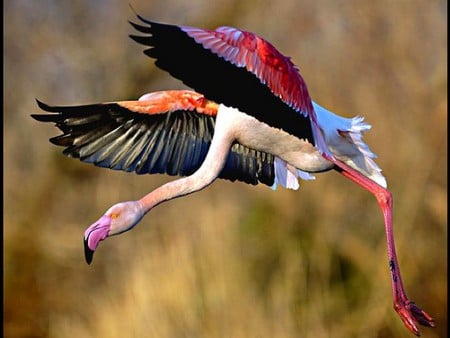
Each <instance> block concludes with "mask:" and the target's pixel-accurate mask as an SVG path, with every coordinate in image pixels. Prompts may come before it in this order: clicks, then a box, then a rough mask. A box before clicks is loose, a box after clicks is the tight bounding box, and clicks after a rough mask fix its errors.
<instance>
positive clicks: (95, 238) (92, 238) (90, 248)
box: [84, 215, 111, 264]
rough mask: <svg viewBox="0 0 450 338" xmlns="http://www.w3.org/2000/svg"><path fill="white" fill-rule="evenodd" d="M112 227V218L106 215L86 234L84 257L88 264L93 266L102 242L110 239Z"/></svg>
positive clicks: (88, 229) (87, 230)
mask: <svg viewBox="0 0 450 338" xmlns="http://www.w3.org/2000/svg"><path fill="white" fill-rule="evenodd" d="M110 226H111V217H109V216H107V215H104V216H102V217H100V219H99V220H98V221H97V222H95V223H93V224H92V225H91V226H90V227H89V228H87V229H86V231H85V232H84V257H85V258H86V262H87V263H88V264H91V262H92V258H93V256H94V252H95V249H97V247H98V244H99V243H100V241H102V240H104V239H105V238H106V237H108V234H109V229H110Z"/></svg>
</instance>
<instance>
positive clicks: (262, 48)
mask: <svg viewBox="0 0 450 338" xmlns="http://www.w3.org/2000/svg"><path fill="white" fill-rule="evenodd" d="M138 18H139V19H140V20H141V21H142V22H144V23H145V26H142V25H139V24H136V23H133V22H130V23H131V24H132V26H133V27H134V28H135V29H136V30H137V31H139V32H141V33H145V34H148V35H145V36H136V35H130V37H131V38H132V39H133V40H135V41H137V42H138V43H141V44H144V45H146V46H149V47H150V48H149V49H146V50H145V51H144V53H145V54H146V55H148V56H150V57H151V58H154V59H156V61H155V64H156V65H157V66H158V67H159V68H161V69H163V70H165V71H167V72H169V73H170V74H171V75H172V76H174V77H175V78H177V79H179V80H181V81H183V82H184V83H185V84H186V85H188V86H189V87H191V88H193V89H195V90H196V91H197V92H199V93H202V94H203V95H205V96H206V97H207V98H208V99H210V100H213V101H216V102H220V103H223V104H225V105H227V106H230V107H235V108H238V109H239V110H240V111H242V112H245V113H247V114H250V115H252V116H254V117H256V118H257V119H258V120H260V121H262V122H265V123H267V124H269V125H270V126H273V127H276V128H280V129H283V130H285V131H286V132H288V133H290V134H292V135H295V136H297V137H299V138H301V139H307V140H308V141H310V142H311V143H314V137H313V130H312V127H311V121H310V119H312V121H315V115H314V109H313V108H312V103H311V99H310V97H309V94H308V91H307V88H306V85H305V82H304V81H303V79H302V77H301V76H300V74H299V72H298V70H297V68H296V67H295V66H294V65H293V64H292V62H291V61H290V60H289V58H287V57H285V56H283V55H281V53H279V52H278V51H277V50H276V49H275V48H274V47H273V46H272V45H271V44H270V43H268V42H267V41H265V40H263V39H262V38H260V37H258V36H256V35H255V34H253V33H250V32H245V31H242V30H239V29H236V28H231V27H219V28H217V29H216V30H206V29H199V28H193V27H186V26H174V25H168V24H162V23H156V22H153V21H148V20H146V19H144V18H142V17H141V16H138ZM315 134H316V132H315V131H314V135H315Z"/></svg>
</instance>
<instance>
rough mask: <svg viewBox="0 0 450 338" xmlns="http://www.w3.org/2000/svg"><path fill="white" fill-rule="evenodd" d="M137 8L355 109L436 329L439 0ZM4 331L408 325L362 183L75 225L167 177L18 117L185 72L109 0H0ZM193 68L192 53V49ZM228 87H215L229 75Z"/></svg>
mask: <svg viewBox="0 0 450 338" xmlns="http://www.w3.org/2000/svg"><path fill="white" fill-rule="evenodd" d="M132 6H133V8H134V9H135V10H136V11H137V12H138V13H140V14H142V15H143V16H144V17H148V18H151V19H154V20H158V21H165V22H170V23H177V24H184V25H193V26H198V27H208V28H215V27H216V26H218V25H223V24H227V25H232V26H237V27H241V28H244V29H247V30H250V31H253V32H256V33H258V34H260V35H261V36H263V37H265V38H267V39H268V40H269V41H271V42H272V43H273V44H274V45H275V46H277V47H278V48H279V49H280V50H281V51H282V52H283V53H284V54H286V55H289V56H291V57H292V59H293V61H294V62H295V63H296V64H297V65H298V66H299V69H300V70H301V73H302V75H303V77H304V78H305V80H306V81H307V84H308V86H309V91H310V94H311V96H312V97H313V98H314V99H315V100H316V101H318V102H319V103H320V104H322V105H324V106H325V107H328V108H329V109H331V110H333V111H335V112H337V113H339V114H341V115H345V116H348V117H350V116H354V115H363V116H365V118H366V121H367V122H369V123H370V124H372V126H373V129H372V131H370V132H369V133H367V134H366V135H365V139H366V141H367V142H368V144H369V145H370V146H371V149H372V150H373V151H374V152H375V153H377V154H378V155H379V158H378V160H377V162H378V163H379V165H380V166H381V167H382V168H383V170H384V173H385V175H386V177H387V179H388V183H389V186H390V189H391V190H392V192H393V194H394V201H395V213H394V219H395V224H396V228H395V235H396V244H397V249H398V254H399V260H400V265H401V269H402V273H403V278H404V282H405V287H406V289H407V292H408V296H409V297H410V298H411V299H413V300H415V301H416V302H417V304H419V305H420V306H421V307H423V309H425V310H426V311H427V312H428V313H430V314H431V315H432V316H433V317H434V318H435V320H436V328H435V329H428V328H422V336H423V337H446V336H447V207H446V206H447V146H446V144H447V143H446V141H447V94H446V93H447V30H446V28H447V2H446V1H443V0H430V1H420V0H397V1H390V0H380V1H369V0H367V1H357V0H348V1H335V0H318V1H306V0H301V1H299V0H285V1H281V2H280V1H278V2H274V1H264V0H259V1H248V0H247V1H244V0H234V1H208V0H191V1H185V2H181V3H180V2H178V1H175V0H165V1H160V0H155V1H144V0H134V1H132ZM4 10H5V12H4V13H5V14H4V22H5V24H4V69H5V76H4V92H3V94H4V103H3V111H4V117H3V119H4V130H3V136H4V173H5V174H4V197H5V199H4V258H3V259H4V296H5V297H4V336H5V337H10V338H12V337H303V338H308V337H333V338H334V337H412V334H410V333H409V332H408V331H407V330H406V329H405V328H404V326H403V324H402V323H401V321H400V319H399V318H398V316H397V314H396V313H395V312H394V310H393V309H392V299H391V290H390V281H389V271H388V266H387V256H386V244H385V237H384V230H383V220H382V217H381V212H380V211H379V209H378V206H377V204H376V201H375V199H374V198H373V197H372V196H371V195H370V194H369V193H367V192H366V191H363V190H362V189H361V188H359V187H358V186H356V185H355V184H352V183H350V182H349V181H347V180H345V179H343V178H342V177H341V176H340V175H338V174H337V173H333V172H330V173H326V174H319V175H317V180H316V181H313V182H301V188H300V190H299V191H296V192H293V191H287V190H282V189H279V190H277V191H276V192H273V191H271V190H270V189H268V188H267V187H264V186H258V187H251V186H246V185H244V184H241V183H234V184H232V183H229V182H224V181H217V182H215V183H214V184H213V185H212V186H211V187H209V188H208V189H206V190H204V191H202V192H199V193H197V194H194V195H191V196H188V197H185V198H182V199H177V200H175V201H172V202H170V203H167V204H164V205H161V206H159V207H158V208H156V209H155V210H154V211H152V212H151V213H150V214H149V215H147V217H146V218H145V219H144V220H143V221H142V222H141V224H140V225H139V226H138V227H137V228H136V229H134V230H133V231H131V232H128V233H126V234H124V235H122V236H118V237H115V238H111V239H109V240H108V241H106V242H104V243H102V245H101V246H100V248H99V250H98V252H97V254H96V257H95V258H94V262H93V264H92V266H87V265H86V264H85V262H84V257H83V250H82V234H83V231H84V230H85V228H86V227H87V226H88V225H89V224H90V223H91V222H92V221H94V220H96V219H97V218H98V217H99V216H100V215H101V214H102V213H103V212H104V211H105V210H106V209H107V208H108V207H109V206H110V205H112V204H114V203H116V202H119V201H122V200H129V199H136V198H139V197H141V196H142V195H144V194H146V193H147V192H149V191H150V190H152V189H154V188H155V187H157V186H159V185H160V184H162V183H163V182H166V181H168V180H171V179H173V178H171V177H166V176H145V177H144V176H138V175H133V174H128V173H121V172H113V171H110V170H104V169H99V168H96V167H93V166H90V165H88V164H83V163H80V162H78V161H75V160H73V159H68V158H65V157H64V156H63V155H61V149H57V148H56V147H54V146H52V145H51V144H49V142H48V141H47V139H48V138H50V137H52V136H55V135H57V133H58V132H57V130H56V129H55V128H54V127H53V126H50V125H48V126H47V125H43V124H38V123H37V122H36V121H34V120H32V119H31V118H30V116H29V115H30V114H31V113H38V112H39V110H38V108H37V106H36V105H35V102H34V98H39V99H41V100H43V101H44V102H48V103H49V104H67V105H72V104H81V103H94V102H101V101H115V100H125V99H134V98H137V97H139V96H140V95H141V94H143V93H145V92H149V91H153V90H162V89H171V88H182V87H183V86H182V84H180V83H179V82H178V81H176V80H174V79H172V78H171V77H170V76H169V75H168V74H165V73H164V72H162V71H159V70H158V69H156V68H155V67H154V65H153V63H152V61H151V60H149V59H148V58H146V57H145V56H144V55H143V54H142V49H143V48H142V46H139V45H137V44H136V43H134V42H133V41H131V39H129V38H128V37H127V35H128V34H130V33H132V32H133V30H132V28H131V27H130V26H129V25H128V23H127V20H133V19H134V18H133V15H134V14H133V12H132V11H131V10H130V8H129V5H128V3H127V2H126V1H119V0H102V1H95V2H94V1H87V0H84V1H56V0H39V1H29V0H15V1H12V0H9V1H6V2H5V3H4ZM199 66H201V65H199ZM230 85H232V84H230Z"/></svg>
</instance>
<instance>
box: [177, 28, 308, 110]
mask: <svg viewBox="0 0 450 338" xmlns="http://www.w3.org/2000/svg"><path fill="white" fill-rule="evenodd" d="M180 28H181V30H183V31H184V32H186V33H187V34H188V35H189V36H190V37H191V38H193V39H194V40H195V41H196V42H197V43H199V44H201V45H203V47H204V48H206V49H209V50H210V51H211V52H213V53H214V54H217V55H218V56H220V57H222V58H224V59H225V60H227V61H228V62H231V63H232V64H234V65H235V66H237V67H245V68H246V69H247V70H248V71H249V72H251V73H253V74H254V75H256V76H257V77H258V78H259V79H260V81H261V82H262V83H263V84H265V85H267V86H268V87H269V88H270V89H271V91H272V92H273V93H274V94H275V95H277V96H278V97H280V98H281V99H282V100H283V101H284V102H286V103H287V104H288V105H289V106H290V107H292V108H294V109H295V110H297V111H299V112H301V113H302V114H303V115H304V116H307V115H308V114H310V113H311V111H312V106H311V99H310V97H309V94H308V90H307V87H306V84H305V82H304V80H303V78H302V77H301V75H300V74H299V72H298V69H297V68H296V67H295V65H294V64H293V63H292V62H291V60H290V59H289V58H287V57H285V56H284V55H282V54H281V53H280V52H279V51H278V50H277V49H276V48H275V47H274V46H273V45H272V44H270V43H269V42H268V41H266V40H264V39H262V38H261V37H259V36H257V35H255V34H253V33H250V32H246V31H243V30H239V29H237V28H234V27H226V26H223V27H219V28H217V29H216V30H213V31H212V30H206V29H200V28H194V27H187V26H181V27H180Z"/></svg>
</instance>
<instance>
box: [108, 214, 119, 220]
mask: <svg viewBox="0 0 450 338" xmlns="http://www.w3.org/2000/svg"><path fill="white" fill-rule="evenodd" d="M110 217H111V219H116V218H118V217H119V214H118V213H113V214H111V216H110Z"/></svg>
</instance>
